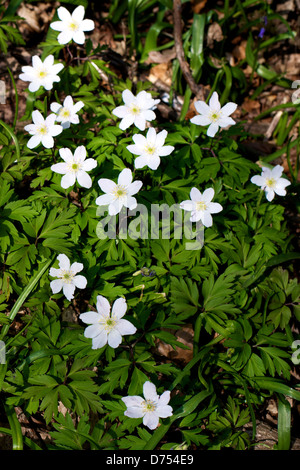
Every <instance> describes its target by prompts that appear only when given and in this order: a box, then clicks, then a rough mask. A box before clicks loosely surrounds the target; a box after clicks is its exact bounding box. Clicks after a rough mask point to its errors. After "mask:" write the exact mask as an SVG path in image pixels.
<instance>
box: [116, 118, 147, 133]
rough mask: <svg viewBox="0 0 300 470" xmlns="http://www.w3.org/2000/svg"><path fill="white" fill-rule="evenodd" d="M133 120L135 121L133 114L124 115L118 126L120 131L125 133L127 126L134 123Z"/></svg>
mask: <svg viewBox="0 0 300 470" xmlns="http://www.w3.org/2000/svg"><path fill="white" fill-rule="evenodd" d="M134 120H135V117H134V115H133V114H126V116H124V117H123V119H122V121H121V122H120V125H119V127H120V129H121V130H122V131H125V129H127V128H128V127H129V126H131V124H133V123H134ZM142 130H144V129H142Z"/></svg>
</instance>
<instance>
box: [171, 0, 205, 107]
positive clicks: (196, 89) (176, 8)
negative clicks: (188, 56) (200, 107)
mask: <svg viewBox="0 0 300 470" xmlns="http://www.w3.org/2000/svg"><path fill="white" fill-rule="evenodd" d="M173 20H174V40H175V51H176V57H177V59H178V62H179V65H180V68H181V70H182V73H183V76H184V78H185V80H186V82H187V84H188V85H189V87H190V89H191V90H192V92H193V93H194V95H195V96H196V97H197V98H198V99H200V100H202V101H204V99H205V98H204V93H203V87H202V86H201V85H197V83H196V82H195V80H194V77H193V75H192V73H191V69H190V66H189V64H188V63H187V61H186V60H185V56H184V50H183V44H182V29H181V0H173Z"/></svg>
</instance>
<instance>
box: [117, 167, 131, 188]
mask: <svg viewBox="0 0 300 470" xmlns="http://www.w3.org/2000/svg"><path fill="white" fill-rule="evenodd" d="M131 182H132V172H131V170H130V169H129V168H124V170H122V171H121V173H120V174H119V177H118V184H119V185H122V186H125V187H127V186H128V185H130V184H131Z"/></svg>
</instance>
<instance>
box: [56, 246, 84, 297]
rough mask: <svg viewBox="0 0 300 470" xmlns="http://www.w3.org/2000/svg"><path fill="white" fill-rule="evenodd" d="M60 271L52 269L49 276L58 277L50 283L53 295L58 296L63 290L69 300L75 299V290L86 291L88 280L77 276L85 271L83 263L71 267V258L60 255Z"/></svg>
mask: <svg viewBox="0 0 300 470" xmlns="http://www.w3.org/2000/svg"><path fill="white" fill-rule="evenodd" d="M57 259H58V261H59V269H56V268H50V271H49V274H50V276H51V277H58V278H59V279H55V280H54V281H51V282H50V287H51V289H52V292H53V294H58V292H60V291H61V289H62V290H63V293H64V295H65V297H66V298H67V299H68V300H72V299H73V298H74V291H75V288H76V287H78V288H79V289H85V287H86V285H87V280H86V278H85V277H84V276H81V275H79V276H78V275H77V273H79V272H80V271H82V270H83V264H82V263H73V264H72V265H70V260H69V258H68V257H67V256H66V255H64V254H61V255H58V257H57Z"/></svg>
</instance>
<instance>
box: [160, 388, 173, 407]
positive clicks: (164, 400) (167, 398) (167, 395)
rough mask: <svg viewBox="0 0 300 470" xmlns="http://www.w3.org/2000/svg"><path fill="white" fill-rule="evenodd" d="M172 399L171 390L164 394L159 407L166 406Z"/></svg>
mask: <svg viewBox="0 0 300 470" xmlns="http://www.w3.org/2000/svg"><path fill="white" fill-rule="evenodd" d="M170 398H171V392H170V391H169V390H167V391H165V392H164V393H162V394H161V396H160V397H159V400H158V406H159V407H161V406H165V405H167V404H168V403H169V401H170Z"/></svg>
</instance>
